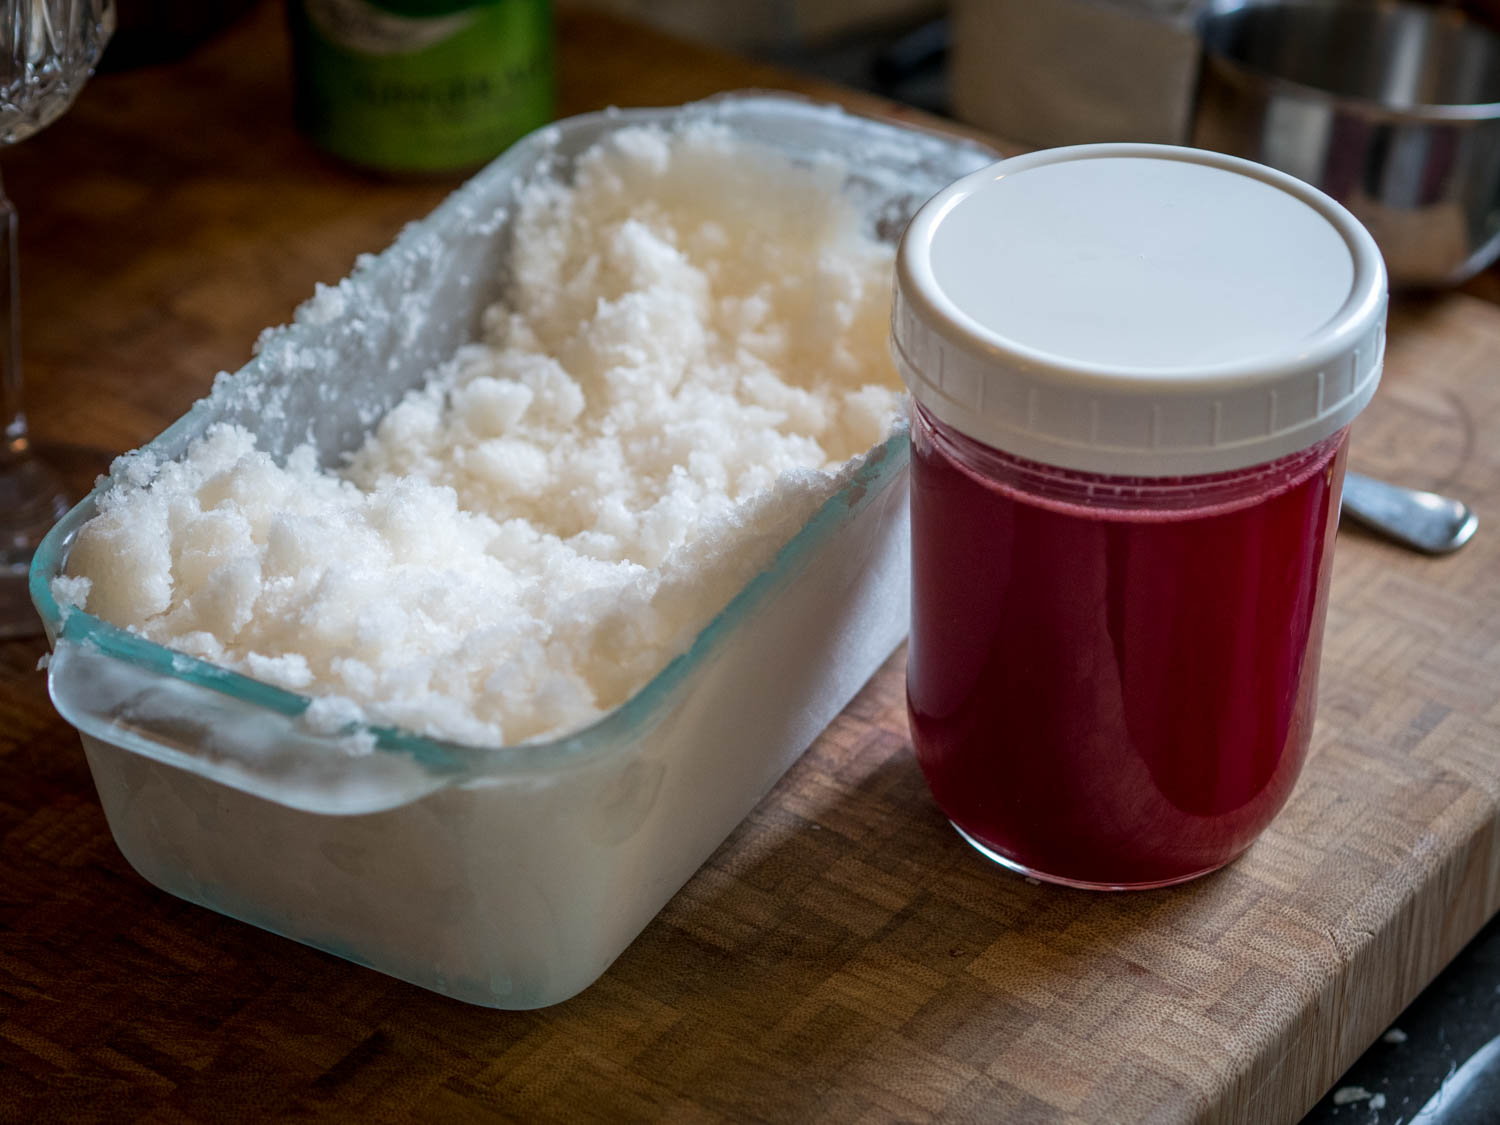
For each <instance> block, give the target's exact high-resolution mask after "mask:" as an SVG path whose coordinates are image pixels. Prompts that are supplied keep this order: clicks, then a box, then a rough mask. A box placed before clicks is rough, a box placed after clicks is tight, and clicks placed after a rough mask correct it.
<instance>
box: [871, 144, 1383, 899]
mask: <svg viewBox="0 0 1500 1125" xmlns="http://www.w3.org/2000/svg"><path fill="white" fill-rule="evenodd" d="M1028 176H1036V178H1037V181H1038V182H1037V183H1036V184H1034V185H1025V184H1024V183H1021V184H1018V181H1022V182H1024V181H1025V180H1026V179H1027V178H1028ZM1070 217H1071V218H1073V219H1076V220H1077V222H1078V226H1076V227H1075V226H1070V222H1069V220H1070ZM1079 227H1081V229H1079ZM945 228H946V229H945ZM1018 306H1019V307H1018ZM1384 310H1385V275H1384V270H1383V267H1382V265H1381V262H1380V257H1379V254H1378V252H1377V251H1376V250H1375V248H1374V244H1373V242H1371V241H1370V239H1369V236H1368V234H1366V233H1365V232H1364V231H1363V228H1361V227H1359V225H1358V223H1357V222H1356V221H1355V220H1354V219H1352V217H1350V216H1349V215H1348V214H1347V212H1344V211H1343V210H1342V208H1339V207H1338V205H1337V204H1335V203H1333V201H1332V200H1329V199H1327V198H1326V197H1324V196H1321V195H1320V193H1317V192H1316V191H1314V189H1311V188H1308V187H1307V186H1306V185H1303V184H1300V183H1299V182H1298V181H1294V180H1291V179H1290V177H1285V176H1281V175H1280V174H1279V173H1273V172H1271V171H1270V170H1269V169H1263V168H1260V167H1259V166H1257V165H1251V164H1248V163H1247V162H1244V161H1237V160H1234V159H1232V158H1227V157H1218V156H1215V155H1212V154H1208V153H1201V152H1193V151H1191V150H1182V149H1173V148H1166V147H1160V146H1142V145H1096V146H1081V147H1078V148H1073V149H1060V150H1053V151H1052V152H1044V153H1036V154H1031V155H1030V156H1028V157H1022V158H1018V159H1017V160H1013V161H1008V162H1004V163H1002V164H999V165H997V166H995V167H994V168H993V169H988V170H986V171H985V172H981V173H976V174H975V175H974V176H971V177H968V178H966V179H965V180H962V181H960V182H959V183H958V184H955V185H953V186H952V187H950V188H949V189H947V190H946V191H945V192H944V193H941V194H940V195H939V196H938V197H936V198H935V199H934V200H933V201H932V202H930V203H929V204H928V205H927V206H926V207H925V208H924V209H923V211H922V212H920V213H919V214H918V216H917V218H916V219H914V220H913V222H912V225H911V227H910V228H909V229H908V232H907V235H906V238H905V239H904V240H903V244H902V247H901V250H900V253H899V256H898V265H897V303H896V313H895V317H894V321H893V324H894V334H893V351H894V354H895V356H896V359H897V365H898V367H899V368H900V369H901V371H902V374H903V377H904V378H905V379H906V382H907V384H908V386H909V387H910V389H911V391H912V396H913V400H914V402H913V406H912V450H913V456H912V470H911V472H912V477H911V479H912V493H911V504H912V583H913V586H912V594H913V597H912V630H911V645H910V649H909V653H908V661H907V692H908V705H909V717H910V723H911V731H912V739H913V743H914V746H915V749H916V753H917V758H918V761H919V763H920V764H921V768H922V771H923V773H924V774H925V776H926V778H927V782H928V785H929V787H930V789H931V791H932V794H933V796H934V798H935V799H936V801H937V803H938V805H939V807H940V808H941V809H942V811H943V812H944V813H945V814H946V815H947V816H948V817H949V819H950V820H951V821H952V822H953V824H954V826H955V827H956V828H957V829H958V830H959V832H960V833H961V834H962V835H963V836H964V837H965V838H966V839H967V840H968V841H969V842H970V843H971V844H973V845H974V846H975V847H976V848H977V849H978V850H979V851H981V852H982V853H983V854H985V855H986V856H988V857H989V858H991V859H993V860H995V861H997V862H998V863H1000V864H1002V865H1004V866H1006V867H1008V868H1011V869H1013V870H1016V871H1019V872H1022V873H1024V874H1027V875H1031V876H1035V877H1037V878H1041V879H1045V880H1049V881H1052V882H1058V883H1064V884H1068V885H1072V886H1079V887H1085V888H1097V889H1124V888H1146V887H1158V886H1164V885H1168V884H1171V883H1177V882H1182V881H1184V880H1187V879H1191V878H1194V877H1195V876H1198V875H1202V874H1205V873H1206V872H1209V871H1212V870H1215V869H1216V868H1218V867H1221V866H1222V865H1223V864H1225V863H1227V862H1229V861H1230V860H1232V859H1234V858H1235V857H1236V856H1237V855H1239V854H1240V853H1241V852H1243V851H1244V850H1245V849H1246V848H1247V847H1249V846H1250V844H1251V843H1252V842H1253V841H1254V840H1255V838H1256V837H1257V836H1258V835H1259V834H1260V833H1261V832H1262V831H1263V830H1264V829H1265V827H1266V826H1267V824H1269V823H1270V821H1271V819H1272V818H1273V817H1274V816H1275V814H1276V813H1277V811H1278V810H1279V809H1280V808H1281V806H1282V805H1283V804H1284V803H1285V801H1286V799H1287V797H1288V795H1289V794H1290V792H1291V790H1292V787H1293V785H1294V783H1295V781H1296V779H1297V775H1298V773H1299V771H1300V769H1301V766H1302V762H1303V760H1304V758H1305V756H1306V754H1307V750H1308V744H1309V739H1310V736H1311V733H1312V726H1313V714H1314V707H1315V701H1316V691H1317V674H1318V661H1319V653H1320V649H1321V640H1322V632H1323V620H1324V615H1325V610H1326V604H1327V594H1328V583H1329V575H1330V573H1331V561H1332V554H1333V536H1334V531H1335V528H1336V525H1337V521H1338V509H1339V495H1340V487H1341V484H1342V480H1343V472H1344V461H1345V454H1346V450H1347V445H1348V426H1349V422H1350V420H1351V419H1352V418H1353V416H1354V415H1355V414H1357V413H1358V411H1359V410H1360V409H1361V408H1362V407H1363V406H1364V404H1365V403H1366V402H1367V401H1368V400H1369V397H1370V395H1371V394H1372V393H1373V392H1374V389H1375V384H1376V382H1377V381H1378V379H1379V374H1380V366H1381V351H1382V346H1383V339H1384V335H1383V333H1384Z"/></svg>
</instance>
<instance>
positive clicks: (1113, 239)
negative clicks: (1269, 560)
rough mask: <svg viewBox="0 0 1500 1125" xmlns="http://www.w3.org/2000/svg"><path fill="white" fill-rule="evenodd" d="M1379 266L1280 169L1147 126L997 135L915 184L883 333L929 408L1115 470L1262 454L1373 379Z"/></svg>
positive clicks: (1354, 400) (1178, 467) (1380, 328)
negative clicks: (1174, 139)
mask: <svg viewBox="0 0 1500 1125" xmlns="http://www.w3.org/2000/svg"><path fill="white" fill-rule="evenodd" d="M1385 308H1386V274H1385V265H1384V263H1383V262H1382V260H1381V257H1380V251H1379V250H1378V249H1376V246H1375V242H1374V240H1373V239H1372V238H1371V237H1370V235H1369V232H1367V231H1366V230H1365V229H1364V227H1362V226H1361V225H1360V223H1359V221H1358V220H1357V219H1355V218H1354V216H1353V215H1351V214H1349V212H1348V211H1346V210H1345V209H1344V208H1343V207H1341V206H1339V204H1337V203H1335V202H1334V201H1333V200H1332V199H1330V198H1329V197H1328V196H1326V195H1324V194H1323V193H1322V192H1320V191H1318V190H1317V189H1316V188H1313V187H1310V186H1308V185H1307V184H1305V183H1303V182H1302V181H1300V180H1297V179H1294V178H1293V177H1291V176H1288V175H1285V174H1284V173H1281V172H1277V171H1274V170H1273V169H1270V168H1266V167H1263V166H1262V165H1259V164H1253V163H1251V162H1250V161H1248V160H1240V159H1238V158H1236V157H1232V156H1222V155H1219V154H1217V153H1210V152H1204V151H1200V150H1197V149H1186V148H1175V147H1172V146H1168V145H1142V144H1102V145H1078V146H1075V147H1071V148H1059V149H1050V150H1046V151H1043V152H1034V153H1030V154H1028V155H1026V156H1018V157H1016V158H1014V159H1012V160H1006V161H1002V162H1001V163H999V164H995V165H993V166H991V167H989V168H986V169H983V170H981V171H979V172H975V173H973V174H972V175H969V176H965V177H964V178H963V179H961V180H959V181H958V182H956V183H954V184H951V185H949V186H948V187H947V188H944V189H943V190H942V191H941V192H939V193H938V194H937V195H936V196H934V197H933V198H932V199H931V200H929V201H928V202H927V203H926V204H925V205H924V206H923V207H922V209H921V210H920V211H918V212H917V214H916V217H915V218H913V219H912V221H911V225H910V226H908V227H907V230H906V233H905V235H904V236H903V237H902V239H901V248H900V250H899V251H898V253H897V258H896V300H895V306H894V308H893V310H892V352H893V354H894V356H895V359H896V366H897V368H898V369H899V370H900V372H901V377H902V378H903V379H904V380H905V381H906V384H907V386H908V387H909V388H910V389H911V392H912V394H913V395H914V396H915V397H916V399H917V400H918V401H919V402H920V403H922V405H923V406H924V407H926V408H927V410H928V411H929V412H930V413H932V414H933V415H935V416H936V417H937V418H938V419H939V420H941V421H943V422H945V423H946V424H948V425H950V426H953V427H954V428H956V429H958V430H959V431H961V432H963V433H964V434H967V435H968V436H969V437H972V438H974V439H976V440H978V441H981V442H984V443H985V444H987V445H991V446H994V447H996V448H998V449H1002V450H1005V451H1006V452H1008V453H1012V454H1015V455H1016V456H1019V457H1025V458H1028V459H1030V460H1033V461H1040V462H1043V463H1046V464H1050V465H1057V466H1060V467H1063V468H1071V469H1082V470H1087V471H1090V472H1098V473H1111V474H1118V475H1126V476H1185V475H1195V474H1200V473H1212V472H1219V471H1223V470H1229V469H1237V468H1243V467H1245V466H1249V465H1255V464H1260V463H1262V462H1265V461H1271V460H1274V459H1276V458H1277V457H1282V456H1285V455H1287V454H1289V453H1294V452H1296V451H1297V450H1299V449H1304V448H1306V447H1307V446H1309V445H1312V444H1313V443H1315V442H1317V441H1320V440H1322V439H1323V438H1325V437H1327V436H1328V435H1330V434H1332V433H1335V432H1337V431H1338V430H1339V429H1340V428H1342V427H1343V426H1345V425H1347V424H1348V422H1349V421H1350V419H1352V418H1353V417H1354V416H1355V415H1356V414H1358V413H1359V411H1360V410H1361V409H1363V408H1364V405H1365V404H1366V403H1367V402H1369V401H1370V396H1371V395H1373V394H1374V393H1375V386H1376V384H1377V383H1378V382H1379V381H1380V369H1381V363H1382V356H1383V353H1384V348H1385Z"/></svg>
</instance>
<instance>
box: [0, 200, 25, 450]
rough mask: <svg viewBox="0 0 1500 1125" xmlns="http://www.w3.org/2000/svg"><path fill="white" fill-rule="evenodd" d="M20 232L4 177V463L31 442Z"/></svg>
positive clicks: (0, 348)
mask: <svg viewBox="0 0 1500 1125" xmlns="http://www.w3.org/2000/svg"><path fill="white" fill-rule="evenodd" d="M17 233H18V219H17V215H16V208H15V204H13V203H11V201H10V197H9V196H7V195H6V194H5V181H4V180H3V179H0V238H4V240H5V248H4V259H5V261H4V265H3V267H0V279H3V285H4V292H3V293H0V420H3V421H4V423H5V433H4V441H3V444H0V466H3V465H5V464H9V463H12V462H15V461H19V460H21V459H22V458H23V457H25V456H26V455H27V453H28V451H29V445H30V443H29V441H28V440H27V435H26V412H25V409H24V408H23V406H22V403H21V253H20V246H19V244H18V243H17V240H16V236H17Z"/></svg>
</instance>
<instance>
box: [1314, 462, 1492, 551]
mask: <svg viewBox="0 0 1500 1125" xmlns="http://www.w3.org/2000/svg"><path fill="white" fill-rule="evenodd" d="M1344 511H1345V512H1347V513H1348V514H1349V516H1350V517H1351V518H1353V519H1354V520H1356V521H1357V522H1359V523H1361V524H1363V525H1364V526H1365V527H1368V528H1370V529H1371V530H1372V531H1378V532H1379V533H1380V534H1382V535H1384V536H1386V537H1387V538H1390V539H1393V540H1395V541H1396V542H1397V543H1401V544H1403V545H1404V546H1407V547H1411V548H1413V549H1414V550H1418V551H1423V552H1425V553H1426V554H1429V555H1446V554H1447V553H1448V552H1449V551H1456V550H1458V549H1459V548H1460V547H1462V546H1463V545H1464V544H1465V543H1467V542H1468V541H1469V539H1470V537H1472V536H1473V534H1474V529H1475V528H1476V527H1478V526H1479V517H1478V516H1477V515H1475V513H1474V510H1473V509H1472V508H1470V507H1469V506H1468V505H1467V504H1465V503H1463V502H1462V501H1461V500H1454V499H1452V498H1451V497H1448V496H1439V495H1438V494H1437V493H1436V492H1422V491H1419V490H1418V489H1415V488H1402V487H1401V486H1400V485H1398V484H1389V483H1387V482H1386V481H1383V480H1375V479H1374V478H1373V477H1367V476H1364V475H1363V474H1361V473H1346V474H1345V476H1344Z"/></svg>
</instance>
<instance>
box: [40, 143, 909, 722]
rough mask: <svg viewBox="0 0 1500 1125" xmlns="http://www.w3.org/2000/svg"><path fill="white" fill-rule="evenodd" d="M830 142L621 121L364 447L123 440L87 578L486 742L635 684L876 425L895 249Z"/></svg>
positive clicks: (538, 188)
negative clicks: (468, 332)
mask: <svg viewBox="0 0 1500 1125" xmlns="http://www.w3.org/2000/svg"><path fill="white" fill-rule="evenodd" d="M841 180H842V173H841V171H840V170H839V169H837V168H834V167H831V166H829V167H805V166H796V165H793V164H792V163H791V162H790V161H789V160H787V159H786V158H785V157H782V156H780V155H778V154H776V153H775V152H773V151H772V150H769V149H765V148H759V147H753V146H751V145H749V144H748V143H746V142H744V141H740V140H737V139H735V138H734V137H732V136H731V135H730V134H729V133H728V132H727V131H725V130H723V129H722V128H721V127H716V126H712V125H701V124H700V125H695V126H690V127H688V128H685V129H683V130H681V131H679V132H672V133H669V132H666V131H663V130H659V129H652V128H636V129H629V130H625V131H622V132H619V133H616V134H615V135H613V136H612V137H610V138H609V139H608V140H607V141H605V142H603V143H602V144H601V145H599V146H598V147H596V148H595V149H594V150H592V151H590V152H589V153H588V154H586V155H585V156H584V157H582V158H581V159H580V161H579V163H578V166H577V170H576V176H575V179H574V182H573V183H572V185H570V186H563V185H561V184H558V183H555V182H546V183H540V184H537V185H535V186H533V187H531V188H529V189H528V190H527V191H526V192H525V193H524V194H523V197H522V199H521V202H520V205H519V207H518V209H517V214H516V218H515V222H514V227H513V229H514V232H515V243H514V248H513V258H512V261H511V271H510V282H509V285H508V290H507V292H506V293H505V296H504V298H503V299H502V300H501V301H500V302H499V303H498V304H496V305H494V306H493V307H492V308H490V309H489V310H488V311H487V312H486V314H485V317H484V324H483V334H482V339H481V340H480V341H478V342H476V343H473V344H470V345H467V346H465V347H463V348H461V349H460V350H459V351H458V353H457V354H456V355H454V356H453V357H452V359H451V360H450V361H449V362H447V363H446V364H444V365H443V366H441V367H440V368H439V369H438V370H436V371H434V372H433V373H432V375H431V377H430V378H429V380H428V381H427V383H426V384H425V385H424V386H423V387H422V388H420V389H418V390H415V391H413V392H411V393H410V394H408V395H407V396H406V398H405V399H404V400H403V401H402V402H401V403H399V404H398V405H397V406H396V407H395V408H394V409H393V410H392V411H391V412H390V413H389V414H388V415H386V417H385V418H384V419H383V420H382V421H381V422H380V423H379V425H378V426H377V427H376V428H375V430H374V432H373V433H371V434H370V435H369V437H368V438H367V440H366V441H365V444H364V445H363V446H362V447H361V448H360V449H359V450H358V451H357V452H356V453H355V454H354V455H353V457H352V458H351V459H350V460H349V462H348V463H347V464H346V465H344V466H342V467H341V468H340V469H338V470H337V471H330V470H328V469H326V468H323V467H320V466H319V464H318V462H317V458H316V455H315V453H314V452H313V450H312V449H311V448H309V447H304V448H302V449H300V450H298V451H296V452H295V453H294V454H292V455H291V456H290V457H289V458H287V460H286V462H285V464H282V465H278V464H276V463H275V462H274V461H273V460H272V458H271V457H270V456H269V455H267V454H266V453H264V452H260V451H258V450H257V449H256V445H255V439H254V437H253V436H252V435H251V434H249V433H248V432H246V431H244V430H242V429H238V428H234V427H227V426H225V427H220V428H217V429H215V430H212V431H210V432H209V433H208V434H207V435H206V436H205V437H203V438H202V439H201V440H200V441H198V442H197V443H195V444H194V445H193V447H192V448H191V449H190V450H189V451H188V453H187V455H186V456H185V457H184V458H183V459H182V460H181V461H179V462H173V463H167V464H160V463H157V462H156V461H155V459H153V458H151V457H149V456H148V455H142V454H134V455H128V456H127V457H126V458H123V459H121V461H120V462H118V463H117V464H116V466H115V468H114V470H113V474H112V475H113V477H114V479H115V481H116V485H115V487H114V488H113V490H111V491H110V492H108V493H107V494H106V495H105V496H104V497H103V499H102V501H101V505H100V512H99V514H98V515H97V516H96V517H95V518H94V519H92V520H91V521H89V523H88V524H86V525H85V526H84V527H83V529H82V530H81V531H80V533H79V535H78V539H77V541H76V543H75V545H74V547H73V549H72V552H71V554H70V556H69V560H68V577H64V578H60V579H58V581H57V584H56V592H57V595H58V597H59V600H60V601H65V602H67V603H68V604H72V605H81V606H83V607H84V608H85V609H87V610H88V611H89V612H91V613H95V614H97V615H98V616H100V617H103V618H104V619H106V620H108V621H111V622H113V623H115V624H118V625H122V626H126V627H128V628H130V629H132V630H135V631H137V632H139V633H141V634H143V635H144V636H146V637H148V638H150V639H151V640H153V641H157V642H159V643H161V644H164V645H167V646H169V647H171V648H173V649H176V650H178V651H181V652H184V653H188V654H190V655H193V656H198V657H202V658H204V659H207V660H211V661H213V662H215V663H217V664H220V665H224V666H226V667H230V668H234V669H236V670H238V671H241V672H244V673H245V674H247V675H250V676H253V677H255V678H257V679H260V680H264V681H267V682H270V683H273V684H277V685H280V686H282V687H285V688H289V689H291V690H294V691H298V692H304V693H307V694H310V695H314V696H318V697H323V698H324V699H326V700H327V702H322V701H320V703H319V705H318V708H317V710H316V715H317V717H318V721H319V722H321V723H324V724H325V725H332V726H337V725H340V724H346V723H347V722H348V721H352V720H356V719H360V718H368V719H370V720H373V721H377V722H383V723H394V724H398V725H401V726H404V727H407V728H410V729H413V730H417V731H420V732H423V733H425V734H428V735H434V736H440V737H446V738H452V739H457V740H460V741H465V742H474V743H480V744H502V743H514V742H519V741H524V740H528V739H536V738H541V737H545V736H552V735H557V734H560V733H564V732H566V731H569V730H573V729H576V728H578V727H580V726H582V725H585V724H587V723H588V722H589V721H591V720H592V719H594V718H596V717H598V716H599V715H601V714H602V713H604V712H605V711H608V710H609V709H610V708H613V707H615V706H617V705H618V704H620V703H621V702H622V701H624V700H625V699H626V698H628V697H629V696H630V695H631V694H632V693H633V692H635V691H636V690H638V689H639V688H640V687H641V686H643V685H644V684H645V683H646V682H647V681H648V680H649V679H650V678H651V677H652V676H653V675H654V674H655V673H656V672H657V671H659V670H660V669H661V668H662V667H664V666H665V665H666V663H667V662H668V661H670V660H671V659H672V657H674V656H676V655H677V654H679V653H681V652H683V651H684V650H685V649H686V648H687V646H688V645H689V644H690V643H691V642H692V639H693V638H694V636H696V635H697V633H698V632H699V631H700V630H701V629H702V628H703V627H704V626H705V625H706V624H707V623H708V622H709V621H710V620H711V619H712V618H713V616H714V615H715V614H716V613H717V612H718V611H719V610H720V609H722V608H723V607H724V606H725V605H726V604H727V602H728V601H729V600H730V598H732V597H733V595H734V593H735V592H736V591H737V590H739V589H740V588H741V587H742V586H743V585H744V584H745V582H746V581H747V580H748V579H749V578H750V577H752V576H753V575H754V574H755V573H756V572H757V571H759V570H761V569H763V568H764V567H765V566H766V565H767V564H768V563H769V562H770V560H771V559H772V558H773V557H774V555H775V553H776V551H777V550H778V549H779V548H780V547H781V546H782V545H783V544H784V543H785V542H786V541H787V540H788V539H789V538H790V537H791V536H792V535H793V534H795V532H796V531H797V529H798V528H800V527H801V526H802V525H803V524H804V523H805V522H806V521H807V519H808V518H809V517H810V516H811V514H812V513H813V512H814V511H815V510H816V508H817V506H818V505H819V504H820V503H821V502H823V501H824V500H826V499H827V498H828V497H829V496H830V495H832V493H833V492H834V491H835V490H836V489H837V487H838V483H839V479H840V478H839V470H840V469H841V467H843V466H845V465H846V463H847V462H849V460H850V459H851V458H854V457H856V456H857V455H859V454H861V453H863V452H865V451H866V450H869V449H870V448H871V447H872V446H875V445H877V444H879V443H880V442H881V441H882V440H883V439H884V438H885V437H886V436H887V434H888V433H889V432H890V429H891V426H892V424H893V421H894V419H895V417H896V416H897V413H898V411H899V408H900V399H899V392H898V389H897V388H898V384H897V381H896V378H895V375H894V372H893V370H892V368H891V364H890V361H889V359H888V357H887V356H886V352H885V348H886V343H885V341H886V332H887V320H888V315H889V294H890V278H891V258H892V251H891V249H890V248H889V247H888V246H885V245H882V244H880V243H878V242H876V241H874V240H873V239H872V238H870V237H869V236H868V235H866V234H865V233H864V231H863V230H862V227H861V222H860V216H859V214H858V212H857V210H856V209H855V207H854V206H853V204H852V203H850V202H849V201H848V200H847V199H845V198H844V197H843V195H842V194H841V191H840V184H841Z"/></svg>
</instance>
